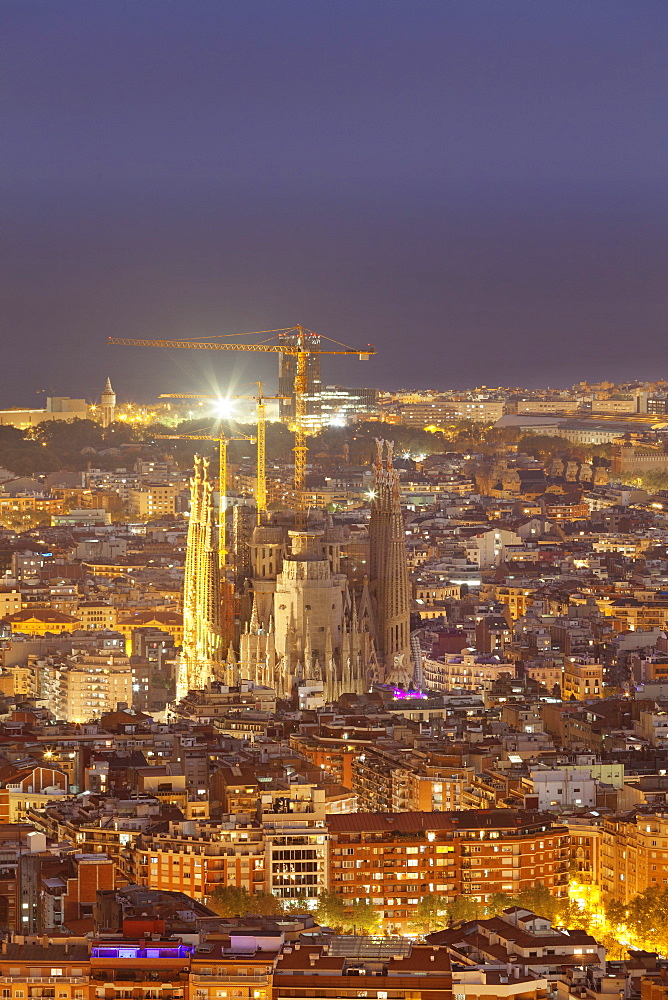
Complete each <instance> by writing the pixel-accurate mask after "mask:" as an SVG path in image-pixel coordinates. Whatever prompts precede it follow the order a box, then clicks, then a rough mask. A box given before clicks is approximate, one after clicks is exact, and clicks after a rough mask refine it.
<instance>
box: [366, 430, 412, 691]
mask: <svg viewBox="0 0 668 1000" xmlns="http://www.w3.org/2000/svg"><path fill="white" fill-rule="evenodd" d="M393 451H394V444H393V442H391V441H383V440H380V439H376V458H375V461H374V466H373V478H374V485H373V499H372V501H371V519H370V521H369V547H370V575H371V581H370V591H371V596H372V599H373V604H374V610H375V619H376V640H377V647H378V652H379V659H380V661H381V664H382V672H383V677H382V679H383V680H384V681H386V682H388V683H396V682H398V680H399V678H400V677H401V678H402V679H404V678H405V676H406V672H407V671H408V673H409V674H410V672H411V668H410V662H411V660H410V653H411V649H410V589H409V578H408V558H407V554H406V535H405V529H404V522H403V517H402V515H401V506H400V503H399V475H398V473H397V471H396V469H395V468H394V465H393V462H392V456H393Z"/></svg>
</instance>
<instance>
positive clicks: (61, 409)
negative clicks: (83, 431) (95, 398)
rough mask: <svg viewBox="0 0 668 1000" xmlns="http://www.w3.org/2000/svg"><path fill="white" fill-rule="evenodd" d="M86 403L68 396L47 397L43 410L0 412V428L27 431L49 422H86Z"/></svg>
mask: <svg viewBox="0 0 668 1000" xmlns="http://www.w3.org/2000/svg"><path fill="white" fill-rule="evenodd" d="M88 418H89V412H88V403H87V402H86V400H85V399H70V397H69V396H49V397H48V398H47V400H46V406H45V407H44V409H43V410H22V409H20V408H16V409H11V410H0V426H5V427H18V428H19V430H27V429H28V428H29V427H37V425H38V424H43V423H45V422H47V421H49V420H88Z"/></svg>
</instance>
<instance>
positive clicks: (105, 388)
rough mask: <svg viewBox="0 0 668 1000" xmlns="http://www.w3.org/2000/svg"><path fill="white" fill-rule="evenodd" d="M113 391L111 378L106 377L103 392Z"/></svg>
mask: <svg viewBox="0 0 668 1000" xmlns="http://www.w3.org/2000/svg"><path fill="white" fill-rule="evenodd" d="M113 391H114V390H113V389H112V387H111V379H110V378H107V381H106V383H105V386H104V392H113Z"/></svg>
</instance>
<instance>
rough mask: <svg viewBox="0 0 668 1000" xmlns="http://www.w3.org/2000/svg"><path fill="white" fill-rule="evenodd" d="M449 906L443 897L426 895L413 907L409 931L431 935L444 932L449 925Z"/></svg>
mask: <svg viewBox="0 0 668 1000" xmlns="http://www.w3.org/2000/svg"><path fill="white" fill-rule="evenodd" d="M450 906H451V904H450V903H449V902H448V901H447V899H445V897H443V896H437V895H436V894H435V893H433V892H430V893H427V895H426V896H423V897H422V899H421V900H420V902H419V903H418V904H417V906H416V907H415V911H414V913H413V917H412V919H411V921H410V927H411V930H413V931H416V932H417V933H418V934H432V933H433V932H434V931H441V930H444V929H445V928H446V927H449V926H450V924H451V916H450Z"/></svg>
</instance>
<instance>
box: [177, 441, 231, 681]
mask: <svg viewBox="0 0 668 1000" xmlns="http://www.w3.org/2000/svg"><path fill="white" fill-rule="evenodd" d="M221 612H222V608H221V579H220V568H219V565H218V538H217V533H216V516H215V509H214V503H213V481H212V479H211V478H210V477H209V460H208V459H206V458H202V457H201V456H199V455H196V456H195V469H194V474H193V477H192V479H191V480H190V522H189V524H188V539H187V548H186V565H185V574H184V579H183V652H182V654H181V662H180V665H179V671H178V677H177V691H176V696H177V700H180V699H181V698H183V697H185V695H186V694H187V693H188V691H190V690H201V689H202V688H205V687H206V686H207V684H208V683H209V681H210V680H211V679H212V678H214V677H216V676H217V675H219V674H220V672H221V667H220V662H221V653H222V649H221V646H222V613H221Z"/></svg>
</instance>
